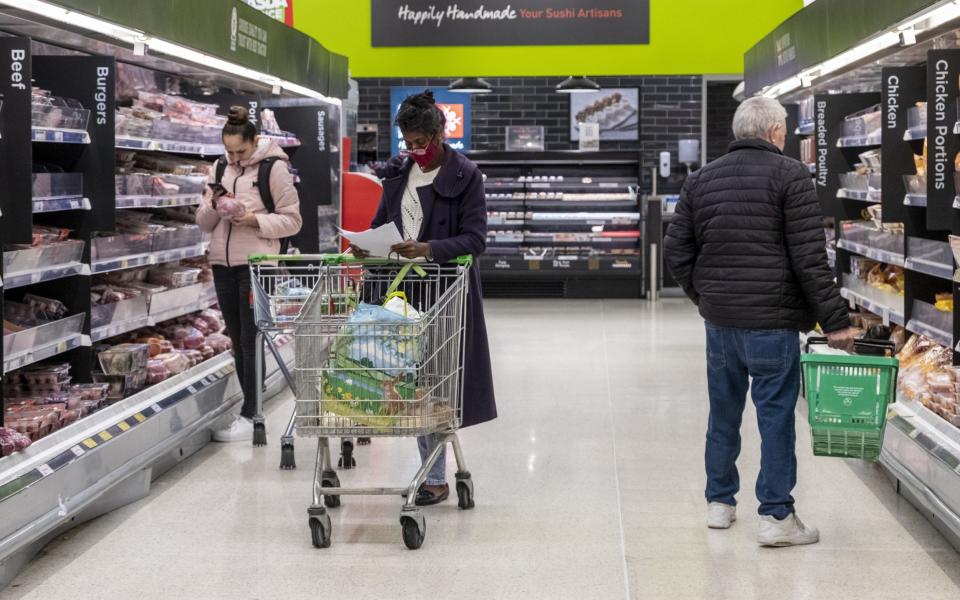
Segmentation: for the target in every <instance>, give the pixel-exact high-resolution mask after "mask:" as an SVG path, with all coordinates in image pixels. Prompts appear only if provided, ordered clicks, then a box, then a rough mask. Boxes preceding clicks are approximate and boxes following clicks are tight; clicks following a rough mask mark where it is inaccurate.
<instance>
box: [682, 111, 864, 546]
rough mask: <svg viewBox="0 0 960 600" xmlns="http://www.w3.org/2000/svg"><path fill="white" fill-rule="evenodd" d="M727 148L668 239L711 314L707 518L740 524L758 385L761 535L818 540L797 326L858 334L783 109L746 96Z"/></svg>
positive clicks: (832, 336) (833, 339)
mask: <svg viewBox="0 0 960 600" xmlns="http://www.w3.org/2000/svg"><path fill="white" fill-rule="evenodd" d="M733 131H734V136H735V137H736V139H737V141H736V142H734V143H732V144H731V145H730V149H729V152H728V153H727V154H726V155H725V156H723V157H722V158H719V159H717V160H715V161H714V162H712V163H710V164H708V165H707V166H705V167H703V168H702V169H700V170H699V171H697V172H696V173H694V174H692V175H691V176H690V177H689V178H688V179H687V181H686V183H685V184H684V186H683V193H682V195H681V197H680V204H679V205H678V206H677V212H676V215H675V216H674V219H673V223H672V224H671V226H670V230H669V232H668V233H667V239H666V242H665V248H666V259H667V262H668V263H669V265H670V269H671V271H672V272H673V275H674V277H675V278H676V279H677V281H678V282H679V283H680V285H681V286H682V287H683V290H684V291H685V292H686V294H687V295H688V296H689V297H690V299H691V300H693V302H694V303H696V304H697V306H698V307H699V308H700V314H701V315H702V316H703V318H704V319H705V320H706V329H707V362H708V387H709V395H710V420H709V424H708V429H707V444H706V457H705V458H706V468H707V489H706V497H707V501H708V503H709V504H708V509H707V525H708V526H709V527H711V528H715V529H726V528H729V527H730V526H731V525H732V523H733V521H735V520H736V509H735V506H736V499H735V497H736V494H737V492H738V491H739V487H740V479H739V473H738V471H737V466H736V461H737V457H738V456H739V454H740V424H741V421H742V417H743V409H744V405H745V403H746V395H747V389H748V387H750V386H751V380H752V397H753V402H754V404H755V405H756V407H757V416H758V424H759V427H760V435H761V438H762V447H761V467H760V475H759V478H758V479H757V487H756V493H757V498H758V500H759V501H760V510H759V512H760V515H761V517H760V527H759V533H758V542H759V543H760V544H762V545H765V546H792V545H798V544H812V543H816V542H817V541H819V539H820V537H819V532H818V531H817V530H816V529H815V528H812V527H807V526H805V525H804V524H803V523H802V522H801V521H800V520H799V519H798V518H797V516H796V514H795V512H794V506H793V505H794V500H793V497H792V496H791V491H792V490H793V487H794V486H795V485H796V477H797V462H796V454H795V445H796V430H795V424H794V410H795V408H796V403H797V397H798V395H799V390H800V357H799V354H800V342H799V333H798V332H799V331H800V330H809V329H811V328H812V327H813V326H814V325H815V324H816V323H819V324H820V326H821V327H822V328H823V330H824V332H826V334H827V337H828V338H829V340H830V344H831V346H833V347H836V348H844V349H848V348H849V347H850V346H851V344H852V342H853V332H852V330H851V329H850V322H849V319H848V317H847V310H846V306H845V304H844V301H843V299H842V298H841V297H840V293H839V291H838V289H837V286H836V284H835V282H834V279H833V274H832V273H831V270H830V267H829V265H828V264H827V253H826V248H825V245H826V239H825V236H824V233H823V223H822V216H821V212H820V203H819V200H818V199H817V194H816V190H815V189H814V186H813V180H812V179H811V177H810V173H809V172H808V171H807V169H806V167H805V166H804V165H803V164H802V163H800V162H799V161H796V160H793V159H792V158H787V157H785V156H783V154H782V152H781V151H782V150H783V146H784V141H785V139H786V111H785V110H784V109H783V107H782V106H780V104H779V103H778V102H776V101H775V100H772V99H769V98H750V99H749V100H746V101H745V102H743V103H742V104H741V105H740V107H739V108H738V110H737V113H736V116H735V117H734V120H733Z"/></svg>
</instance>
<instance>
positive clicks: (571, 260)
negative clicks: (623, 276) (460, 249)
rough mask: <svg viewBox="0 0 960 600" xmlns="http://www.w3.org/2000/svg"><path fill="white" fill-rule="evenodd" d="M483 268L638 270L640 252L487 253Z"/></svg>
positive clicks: (505, 270)
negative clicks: (615, 253) (581, 253)
mask: <svg viewBox="0 0 960 600" xmlns="http://www.w3.org/2000/svg"><path fill="white" fill-rule="evenodd" d="M480 268H481V270H484V271H488V272H489V271H495V272H499V273H523V274H526V275H529V274H530V273H537V272H545V271H548V272H556V271H563V272H572V273H580V274H588V273H597V272H600V271H605V272H607V273H628V272H629V273H633V274H634V275H636V273H637V272H638V271H639V270H640V257H639V256H594V257H578V256H564V255H563V254H560V255H557V256H554V257H550V258H544V257H539V256H535V255H534V256H484V257H481V258H480Z"/></svg>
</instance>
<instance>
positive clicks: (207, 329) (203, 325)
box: [190, 317, 219, 335]
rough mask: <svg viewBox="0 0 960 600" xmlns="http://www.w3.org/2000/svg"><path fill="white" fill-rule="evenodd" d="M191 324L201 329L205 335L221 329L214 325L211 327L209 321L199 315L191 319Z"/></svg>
mask: <svg viewBox="0 0 960 600" xmlns="http://www.w3.org/2000/svg"><path fill="white" fill-rule="evenodd" d="M190 326H191V327H193V328H194V329H196V330H197V331H199V332H200V333H202V334H203V335H210V334H212V333H217V332H218V331H219V330H218V329H214V328H213V327H211V326H210V324H209V323H208V322H207V321H204V320H203V319H201V318H199V317H195V318H193V319H190Z"/></svg>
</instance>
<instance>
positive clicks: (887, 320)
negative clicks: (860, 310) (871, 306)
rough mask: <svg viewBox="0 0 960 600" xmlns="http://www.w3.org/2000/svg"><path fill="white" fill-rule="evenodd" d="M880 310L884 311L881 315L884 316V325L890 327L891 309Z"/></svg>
mask: <svg viewBox="0 0 960 600" xmlns="http://www.w3.org/2000/svg"><path fill="white" fill-rule="evenodd" d="M880 312H881V313H882V314H881V317H882V318H883V326H884V327H889V326H890V311H889V310H883V311H880Z"/></svg>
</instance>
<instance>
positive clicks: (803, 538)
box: [757, 514, 820, 548]
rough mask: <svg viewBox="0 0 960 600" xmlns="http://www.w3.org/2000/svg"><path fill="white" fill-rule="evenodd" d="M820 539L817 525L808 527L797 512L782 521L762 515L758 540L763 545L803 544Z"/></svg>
mask: <svg viewBox="0 0 960 600" xmlns="http://www.w3.org/2000/svg"><path fill="white" fill-rule="evenodd" d="M819 541H820V532H819V531H818V530H817V529H816V528H815V527H807V526H806V525H804V524H803V522H802V521H801V520H800V519H799V518H798V517H797V515H795V514H791V515H790V516H789V517H787V518H786V519H784V520H782V521H778V520H777V519H776V518H775V517H771V516H763V517H760V531H759V533H758V534H757V542H758V543H759V544H760V545H761V546H775V547H778V548H781V547H784V546H803V545H805V544H816V543H817V542H819Z"/></svg>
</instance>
